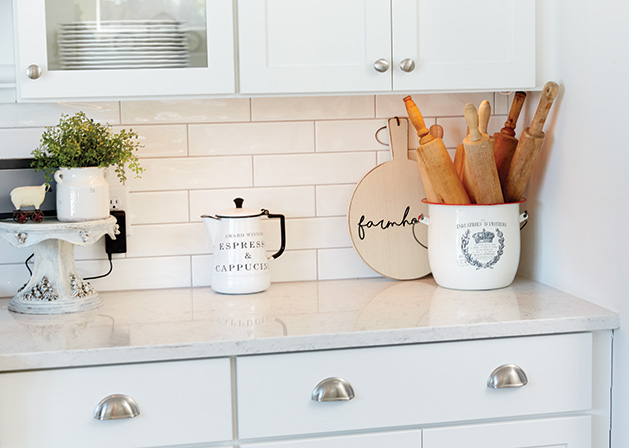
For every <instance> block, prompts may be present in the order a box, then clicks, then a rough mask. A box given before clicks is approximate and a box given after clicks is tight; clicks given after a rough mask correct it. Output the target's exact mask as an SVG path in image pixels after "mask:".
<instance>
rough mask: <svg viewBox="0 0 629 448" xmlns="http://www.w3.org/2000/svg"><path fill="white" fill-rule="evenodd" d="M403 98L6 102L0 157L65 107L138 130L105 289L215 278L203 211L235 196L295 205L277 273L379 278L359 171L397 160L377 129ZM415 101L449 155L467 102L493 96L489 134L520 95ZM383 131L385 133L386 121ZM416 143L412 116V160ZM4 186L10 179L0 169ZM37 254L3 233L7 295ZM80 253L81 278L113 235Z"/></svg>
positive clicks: (274, 234)
mask: <svg viewBox="0 0 629 448" xmlns="http://www.w3.org/2000/svg"><path fill="white" fill-rule="evenodd" d="M403 97H404V95H382V96H374V95H353V96H334V97H305V98H297V97H287V98H279V97H278V98H225V99H190V100H173V101H123V102H113V101H111V102H99V103H59V104H0V158H25V157H30V154H31V151H32V150H33V149H34V148H35V147H37V145H38V143H39V138H40V136H41V133H42V132H43V130H44V127H45V126H52V125H55V124H56V123H57V122H58V121H59V118H60V115H61V114H62V113H63V114H73V113H75V112H77V111H79V110H83V111H85V112H86V113H87V114H88V116H90V117H93V118H94V119H96V120H99V121H101V122H107V123H109V124H111V125H113V126H114V130H119V129H120V128H126V129H129V128H131V129H133V130H134V131H135V132H137V133H138V135H139V136H140V139H141V141H142V144H143V145H144V147H143V148H142V149H141V150H140V151H139V156H140V157H141V159H142V165H143V167H144V168H146V171H145V172H144V173H143V175H142V178H141V179H135V178H130V179H129V180H128V181H127V186H128V187H129V192H130V193H129V210H127V214H128V215H127V221H128V223H129V224H130V228H129V235H128V252H127V253H126V254H124V255H116V256H114V270H113V272H112V274H111V275H110V276H108V277H105V278H102V279H97V280H93V281H92V283H93V285H94V287H95V288H96V289H98V290H102V291H107V290H123V289H154V288H170V287H173V288H176V287H189V286H208V285H210V281H211V279H210V272H211V271H210V269H211V265H212V254H211V252H212V248H211V246H210V242H209V238H208V236H207V235H206V233H205V228H204V226H203V223H202V222H201V219H200V215H202V214H213V213H216V212H219V211H222V210H225V209H228V208H231V207H233V202H232V199H233V198H234V197H238V196H241V197H243V198H245V207H247V208H254V209H259V208H266V209H269V210H270V211H271V212H272V213H282V214H284V215H286V218H287V222H286V233H287V244H286V252H285V254H284V255H282V256H281V257H279V258H278V259H276V260H273V261H272V262H271V278H272V280H273V281H275V282H283V281H303V280H317V279H319V280H333V279H343V278H364V277H374V276H378V274H377V273H376V272H374V271H373V270H371V269H370V268H369V267H368V266H367V265H366V264H365V263H364V262H363V261H362V260H361V258H360V257H359V255H358V254H357V253H356V251H355V250H354V249H353V247H352V243H351V239H350V237H349V232H348V229H347V218H346V213H347V208H348V205H349V201H350V199H351V196H352V193H353V190H354V187H355V186H356V184H357V182H359V181H360V179H361V178H362V177H363V176H364V175H365V174H367V172H369V171H370V170H371V169H372V168H374V167H375V166H376V164H378V163H383V162H385V161H387V160H389V159H390V155H389V152H388V147H387V146H384V145H382V144H381V143H378V142H377V141H376V139H375V133H376V131H377V130H378V129H379V128H381V127H383V126H385V125H386V119H387V118H389V117H393V116H396V115H397V116H406V110H405V108H404V104H403V101H402V98H403ZM413 98H414V100H415V101H416V102H417V103H418V105H419V106H420V109H421V110H422V113H423V114H424V116H425V118H426V124H427V125H428V126H430V125H431V124H435V123H438V124H441V125H442V126H443V127H444V129H445V136H444V142H445V143H446V146H447V147H448V149H449V150H450V152H451V154H453V153H454V150H455V149H456V145H457V144H459V143H460V142H461V140H462V138H463V137H464V136H465V133H466V124H465V120H464V119H463V107H464V106H465V103H467V102H472V103H474V104H475V105H476V106H478V105H479V104H480V102H481V101H482V100H484V99H488V100H490V102H491V104H492V119H491V121H490V133H493V132H496V131H498V130H499V129H500V128H501V127H502V126H503V124H504V122H505V119H506V114H507V113H508V105H509V104H510V102H509V99H510V97H509V96H506V95H502V94H499V93H495V94H485V93H469V94H434V95H413ZM379 137H380V138H381V139H382V140H383V141H385V142H386V141H388V137H387V135H386V131H382V132H380V133H379ZM416 146H417V140H416V136H415V132H414V129H413V128H412V126H410V129H409V157H411V158H414V148H415V147H416ZM0 176H2V172H1V171H0ZM130 177H131V176H130ZM0 188H8V187H4V186H3V185H2V179H1V178H0ZM264 230H265V235H266V236H267V245H268V247H269V250H270V251H271V250H274V249H275V248H276V247H279V225H278V222H277V220H265V222H264ZM30 253H31V252H30V251H29V250H25V249H16V248H13V247H11V246H9V245H8V243H6V242H5V241H0V297H7V296H12V295H13V294H15V291H16V290H17V289H18V288H20V287H21V286H22V285H23V284H24V283H26V281H27V279H28V271H27V269H26V267H25V266H24V260H25V259H26V258H27V257H28V256H29V255H30ZM75 256H76V260H77V267H78V269H79V272H80V274H81V275H83V276H84V277H91V276H94V275H98V274H101V273H103V272H106V271H107V270H108V268H109V265H108V262H107V258H106V254H105V250H104V242H103V240H101V241H98V242H97V243H95V244H94V245H92V246H83V247H77V249H76V251H75Z"/></svg>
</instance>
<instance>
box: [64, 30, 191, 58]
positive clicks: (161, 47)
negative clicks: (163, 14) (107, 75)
mask: <svg viewBox="0 0 629 448" xmlns="http://www.w3.org/2000/svg"><path fill="white" fill-rule="evenodd" d="M181 24H182V22H179V21H175V20H107V21H99V22H71V23H62V24H60V25H59V33H58V35H57V44H58V46H59V65H60V66H61V68H62V69H65V70H89V69H138V68H176V67H188V66H189V64H190V51H189V49H188V41H187V38H186V33H185V31H183V30H182V28H181Z"/></svg>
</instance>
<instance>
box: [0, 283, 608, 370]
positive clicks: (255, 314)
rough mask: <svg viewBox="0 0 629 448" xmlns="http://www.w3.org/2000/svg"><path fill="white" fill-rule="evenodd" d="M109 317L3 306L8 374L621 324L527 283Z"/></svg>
mask: <svg viewBox="0 0 629 448" xmlns="http://www.w3.org/2000/svg"><path fill="white" fill-rule="evenodd" d="M101 296H102V298H103V301H104V306H103V307H102V308H100V309H97V310H93V311H87V312H82V313H74V314H65V315H46V316H38V315H27V314H16V313H13V312H9V311H8V310H7V304H8V302H9V299H0V371H15V370H29V369H42V368H56V367H73V366H89V365H102V364H118V363H129V362H148V361H164V360H176V359H195V358H205V357H221V356H236V355H252V354H262V353H281V352H295V351H305V350H325V349H337V348H349V347H370V346H382V345H395V344H410V343H423V342H439V341H453V340H466V339H481V338H495V337H509V336H527V335H538V334H553V333H569V332H581V331H596V330H609V329H613V328H617V327H618V315H617V314H616V313H614V312H612V311H609V310H607V309H604V308H601V307H599V306H596V305H594V304H591V303H589V302H586V301H584V300H582V299H579V298H577V297H574V296H572V295H569V294H566V293H564V292H561V291H558V290H556V289H553V288H550V287H548V286H545V285H542V284H540V283H536V282H533V281H530V280H526V279H521V278H518V279H516V281H515V282H514V283H513V284H512V285H511V286H510V287H507V288H503V289H498V290H492V291H454V290H448V289H444V288H441V287H438V286H437V285H436V284H435V282H434V281H433V280H432V278H431V277H428V278H425V279H421V280H415V281H405V282H398V281H393V280H389V279H384V278H376V279H366V280H339V281H319V282H295V283H274V284H272V285H271V287H270V288H269V289H268V290H267V291H265V292H263V293H260V294H252V295H221V294H217V293H214V292H213V291H212V290H211V289H210V288H184V289H168V290H143V291H121V292H104V293H101Z"/></svg>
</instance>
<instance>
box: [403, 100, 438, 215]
mask: <svg viewBox="0 0 629 448" xmlns="http://www.w3.org/2000/svg"><path fill="white" fill-rule="evenodd" d="M406 98H408V99H409V101H411V102H413V100H412V99H410V98H411V97H410V96H409V97H406ZM406 98H404V104H408V102H407V100H406ZM413 106H414V107H413ZM406 110H407V112H408V117H409V119H410V121H411V123H413V127H414V128H415V131H416V132H417V143H419V140H420V139H421V138H422V137H424V136H425V135H428V133H429V132H430V131H429V130H428V128H427V127H426V123H424V117H422V114H421V113H420V112H419V108H418V107H417V106H416V105H415V103H414V102H413V104H412V105H409V106H406ZM417 166H418V167H419V175H420V176H421V178H422V184H423V185H424V191H425V192H426V199H428V201H429V202H436V203H439V202H441V200H440V199H439V196H438V195H437V193H436V192H435V189H434V188H433V186H432V183H431V182H430V176H429V174H428V170H427V169H426V164H425V163H424V160H423V159H422V158H421V157H420V155H419V148H417Z"/></svg>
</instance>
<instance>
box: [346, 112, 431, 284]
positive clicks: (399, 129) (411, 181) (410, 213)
mask: <svg viewBox="0 0 629 448" xmlns="http://www.w3.org/2000/svg"><path fill="white" fill-rule="evenodd" d="M387 127H388V130H389V141H390V142H391V143H390V146H391V160H390V161H388V162H385V163H382V164H380V165H378V166H377V167H375V168H374V169H372V170H371V171H369V172H368V173H367V174H366V175H365V176H364V177H363V178H362V180H361V181H360V182H359V183H358V185H356V189H355V190H354V194H353V195H352V199H351V201H350V205H349V212H348V214H347V216H348V224H349V233H350V235H351V237H352V243H353V244H354V247H355V248H356V251H357V252H358V254H359V255H360V256H361V258H362V259H363V260H364V261H365V263H367V264H368V265H369V267H371V268H372V269H373V270H374V271H376V272H378V273H379V274H382V275H384V276H386V277H390V278H393V279H396V280H412V279H417V278H421V277H424V276H426V275H428V274H429V273H430V264H429V263H428V250H427V249H425V248H424V247H422V246H421V245H420V243H419V242H418V241H420V242H421V243H422V244H424V245H425V244H426V243H427V233H428V232H427V227H426V226H425V225H423V224H420V223H418V222H417V219H418V217H419V215H421V214H422V213H425V212H426V211H427V206H426V205H425V204H423V203H422V202H421V200H422V199H423V198H424V197H425V193H424V187H423V185H422V181H421V177H420V174H419V168H418V166H417V162H416V161H414V160H411V159H409V158H408V120H407V119H406V118H398V117H395V118H390V119H389V120H388V122H387Z"/></svg>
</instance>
